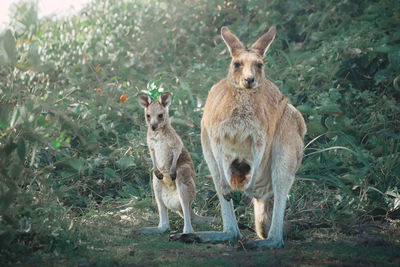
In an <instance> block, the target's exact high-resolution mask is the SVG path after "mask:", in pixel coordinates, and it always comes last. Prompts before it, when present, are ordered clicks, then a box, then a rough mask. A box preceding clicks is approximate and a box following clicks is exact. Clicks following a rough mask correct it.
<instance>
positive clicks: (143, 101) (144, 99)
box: [137, 93, 151, 108]
mask: <svg viewBox="0 0 400 267" xmlns="http://www.w3.org/2000/svg"><path fill="white" fill-rule="evenodd" d="M137 97H138V101H139V105H140V106H142V107H143V108H147V107H148V106H149V105H150V103H151V98H150V96H148V95H146V94H143V93H140V94H138V96H137Z"/></svg>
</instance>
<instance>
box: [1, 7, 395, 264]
mask: <svg viewBox="0 0 400 267" xmlns="http://www.w3.org/2000/svg"><path fill="white" fill-rule="evenodd" d="M37 8H38V6H37V3H36V2H35V1H21V2H18V3H17V4H15V5H14V7H13V11H12V12H13V16H12V19H11V21H10V25H9V27H8V28H7V29H5V30H4V31H3V32H2V33H0V256H1V257H0V264H1V265H2V266H4V265H13V266H14V265H15V264H20V265H39V264H43V263H46V264H48V265H57V266H58V265H66V266H70V265H72V266H76V265H78V266H92V265H100V266H103V265H128V266H129V265H135V266H136V265H139V266H142V265H143V266H144V265H146V266H147V265H165V264H167V265H182V266H187V265H190V266H191V265H195V266H197V265H199V266H203V265H205V266H210V265H217V266H219V265H222V266H225V265H227V266H228V265H229V266H232V265H233V266H237V265H242V266H243V265H244V266H249V265H250V266H252V265H254V266H255V265H399V263H400V231H399V230H400V229H399V227H400V224H399V223H400V141H399V138H400V104H399V100H400V29H399V27H398V25H400V4H399V3H398V1H396V0H392V1H391V0H377V1H372V0H368V1H362V3H360V1H355V0H340V1H336V2H332V3H330V2H329V3H328V2H326V1H311V0H300V1H281V0H271V1H258V0H256V1H247V0H240V1H232V2H231V1H220V0H210V1H206V0H198V1H189V0H184V1H182V0H172V1H151V0H131V1H128V0H123V1H116V0H106V1H100V0H95V1H93V2H92V3H91V4H89V5H88V6H86V7H85V8H84V9H83V10H82V11H80V12H79V13H78V14H77V15H74V16H72V17H68V18H58V19H51V18H44V19H38V18H37ZM272 25H275V26H276V27H277V36H276V39H275V41H274V43H273V44H272V46H271V47H270V50H269V52H268V54H267V55H266V57H265V73H266V76H267V77H268V78H269V79H270V80H272V81H273V82H274V83H275V84H276V85H277V86H278V87H279V88H280V90H281V91H282V93H283V94H285V95H286V96H287V97H288V98H289V99H290V101H291V103H292V104H293V105H294V106H295V107H297V108H298V109H299V110H300V111H301V112H302V114H303V116H304V118H305V120H306V123H307V128H308V132H307V135H306V138H305V144H306V148H305V150H304V159H303V164H302V167H301V168H300V170H299V171H298V173H297V177H296V181H295V183H294V185H293V188H292V190H291V192H290V194H289V196H288V204H287V211H286V214H287V218H286V220H287V221H288V222H290V225H291V231H290V232H289V233H288V235H287V236H286V237H285V247H284V248H282V249H279V250H267V251H248V250H245V249H243V247H242V242H245V241H246V240H250V239H254V238H256V236H255V234H254V231H253V227H254V219H253V210H252V207H246V206H245V205H243V204H242V203H241V202H240V199H241V193H240V192H236V193H235V195H234V198H233V202H234V207H235V211H236V216H237V219H238V221H239V223H240V225H241V228H243V229H242V234H243V236H244V239H243V240H242V241H241V242H236V243H221V244H196V243H195V244H183V243H180V242H170V241H168V235H169V234H170V233H166V234H160V235H154V236H143V235H134V234H133V230H134V229H137V228H138V227H141V226H144V225H150V224H151V225H155V224H157V221H158V215H157V212H156V206H155V202H154V196H153V192H152V188H151V182H150V177H151V175H150V174H151V169H152V164H151V160H150V156H149V154H148V150H147V146H146V125H145V120H144V115H143V110H142V108H141V107H140V106H139V104H138V102H137V99H136V95H137V94H138V93H139V92H141V91H142V90H146V91H151V92H152V93H153V94H157V93H158V90H159V89H160V88H163V90H164V91H169V92H172V94H173V98H172V105H171V108H170V115H171V123H172V125H173V127H174V128H175V129H176V130H177V132H178V133H179V134H180V135H181V137H182V140H183V142H184V143H185V145H186V147H187V148H188V150H189V152H190V154H191V156H192V158H193V161H194V165H195V170H196V174H197V178H198V182H197V200H196V202H195V203H194V204H193V208H194V210H195V211H196V212H197V213H199V214H205V215H207V216H215V217H219V216H220V214H219V213H220V211H219V203H218V200H217V197H216V194H215V189H214V186H213V183H212V181H211V180H209V179H207V178H206V176H207V175H208V174H209V170H208V168H207V164H206V162H205V160H204V158H203V155H202V150H201V143H200V120H201V116H202V113H203V107H204V102H205V99H206V97H207V93H208V91H209V90H210V88H211V86H212V85H213V84H215V83H216V82H218V81H219V80H220V79H222V78H223V77H225V76H226V73H227V70H228V65H229V62H230V56H229V51H227V48H226V46H225V44H224V42H223V41H222V39H221V38H220V35H219V31H220V28H221V27H222V26H229V28H230V29H231V30H232V31H233V32H234V33H236V34H237V35H238V36H239V37H240V39H241V40H242V41H243V42H244V43H245V44H247V45H250V44H252V43H253V42H254V41H255V40H256V39H257V38H258V37H259V36H261V35H262V34H263V33H264V32H266V31H267V30H268V28H269V27H270V26H272ZM170 220H171V227H172V230H171V232H179V231H181V229H182V227H183V220H182V219H181V218H180V217H179V216H178V215H176V214H172V213H170ZM221 228H222V226H221V224H218V223H217V224H212V225H201V226H197V227H195V229H197V230H211V229H214V230H220V229H221Z"/></svg>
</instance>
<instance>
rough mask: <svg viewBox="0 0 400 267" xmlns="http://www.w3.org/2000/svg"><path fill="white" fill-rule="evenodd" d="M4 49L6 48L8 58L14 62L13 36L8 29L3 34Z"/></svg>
mask: <svg viewBox="0 0 400 267" xmlns="http://www.w3.org/2000/svg"><path fill="white" fill-rule="evenodd" d="M4 49H5V50H6V53H7V57H8V60H9V61H10V62H11V63H12V64H15V62H16V55H17V52H16V51H17V50H16V43H15V38H14V36H13V34H12V33H11V31H10V30H7V31H6V33H5V34H4Z"/></svg>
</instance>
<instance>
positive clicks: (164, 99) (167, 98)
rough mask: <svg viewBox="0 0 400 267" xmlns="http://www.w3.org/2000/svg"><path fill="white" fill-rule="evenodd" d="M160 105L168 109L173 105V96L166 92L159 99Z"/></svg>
mask: <svg viewBox="0 0 400 267" xmlns="http://www.w3.org/2000/svg"><path fill="white" fill-rule="evenodd" d="M158 100H159V101H160V104H161V105H163V106H164V107H168V106H169V105H170V104H171V94H170V93H168V92H166V93H163V94H162V95H160V97H159V99H158Z"/></svg>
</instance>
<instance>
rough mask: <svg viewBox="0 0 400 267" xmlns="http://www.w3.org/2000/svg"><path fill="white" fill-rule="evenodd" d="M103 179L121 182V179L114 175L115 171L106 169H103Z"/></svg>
mask: <svg viewBox="0 0 400 267" xmlns="http://www.w3.org/2000/svg"><path fill="white" fill-rule="evenodd" d="M104 177H105V178H107V179H109V180H110V181H112V182H121V178H120V177H119V176H118V175H117V174H116V173H115V171H114V170H113V169H111V168H108V167H107V168H105V169H104Z"/></svg>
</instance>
